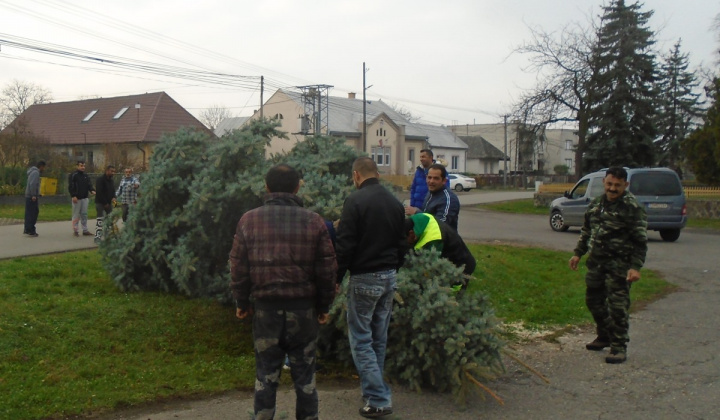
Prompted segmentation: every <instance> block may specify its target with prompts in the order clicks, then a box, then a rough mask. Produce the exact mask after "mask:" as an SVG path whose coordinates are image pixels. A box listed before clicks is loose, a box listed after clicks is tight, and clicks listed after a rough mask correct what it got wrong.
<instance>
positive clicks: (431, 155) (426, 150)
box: [420, 149, 435, 157]
mask: <svg viewBox="0 0 720 420" xmlns="http://www.w3.org/2000/svg"><path fill="white" fill-rule="evenodd" d="M420 153H427V154H428V155H430V157H435V154H434V153H433V151H432V150H430V149H422V150H420Z"/></svg>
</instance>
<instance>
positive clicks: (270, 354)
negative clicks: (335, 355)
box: [253, 309, 319, 420]
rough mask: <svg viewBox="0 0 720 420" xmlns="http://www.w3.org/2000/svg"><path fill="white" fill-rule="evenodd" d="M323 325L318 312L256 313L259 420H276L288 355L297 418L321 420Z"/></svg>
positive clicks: (266, 310) (299, 419)
mask: <svg viewBox="0 0 720 420" xmlns="http://www.w3.org/2000/svg"><path fill="white" fill-rule="evenodd" d="M318 330H319V324H318V321H317V315H316V312H315V309H301V310H298V309H293V310H282V309H274V310H268V309H256V310H255V315H254V317H253V339H254V343H255V372H256V377H255V419H256V420H266V419H273V418H274V416H275V397H276V393H277V388H278V383H279V381H280V373H281V372H282V366H283V364H284V362H285V355H286V354H287V356H288V358H289V360H290V375H291V376H292V380H293V383H294V384H295V395H296V398H297V401H296V403H295V416H296V419H298V420H315V419H317V418H318V394H317V389H316V388H315V351H316V349H317V337H318Z"/></svg>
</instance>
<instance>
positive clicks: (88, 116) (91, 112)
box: [82, 109, 98, 122]
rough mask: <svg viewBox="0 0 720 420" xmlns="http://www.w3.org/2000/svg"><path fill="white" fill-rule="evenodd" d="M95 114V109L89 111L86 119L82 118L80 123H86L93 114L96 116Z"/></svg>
mask: <svg viewBox="0 0 720 420" xmlns="http://www.w3.org/2000/svg"><path fill="white" fill-rule="evenodd" d="M97 112H98V110H97V109H93V110H92V111H90V113H89V114H87V117H85V118H83V120H82V122H88V121H90V118H92V117H94V116H95V114H97Z"/></svg>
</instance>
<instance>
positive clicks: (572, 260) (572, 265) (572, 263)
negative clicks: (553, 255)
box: [568, 255, 580, 271]
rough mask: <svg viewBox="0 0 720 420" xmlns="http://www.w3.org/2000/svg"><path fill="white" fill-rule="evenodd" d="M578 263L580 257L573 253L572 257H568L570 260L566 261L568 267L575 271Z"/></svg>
mask: <svg viewBox="0 0 720 420" xmlns="http://www.w3.org/2000/svg"><path fill="white" fill-rule="evenodd" d="M579 263H580V257H578V256H577V255H573V257H572V258H570V261H568V265H569V266H570V268H571V269H572V270H573V271H577V269H578V264H579Z"/></svg>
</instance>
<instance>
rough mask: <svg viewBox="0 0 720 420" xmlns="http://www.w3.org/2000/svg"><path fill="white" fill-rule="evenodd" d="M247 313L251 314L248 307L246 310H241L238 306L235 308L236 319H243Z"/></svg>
mask: <svg viewBox="0 0 720 420" xmlns="http://www.w3.org/2000/svg"><path fill="white" fill-rule="evenodd" d="M248 315H252V309H248V310H247V311H243V310H242V309H240V308H237V310H236V311H235V316H236V317H237V319H245V318H247V317H248Z"/></svg>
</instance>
